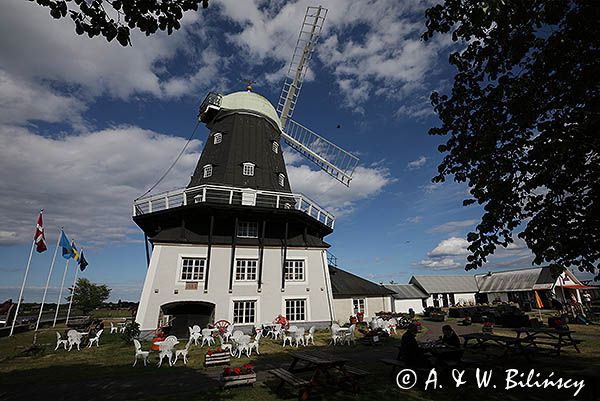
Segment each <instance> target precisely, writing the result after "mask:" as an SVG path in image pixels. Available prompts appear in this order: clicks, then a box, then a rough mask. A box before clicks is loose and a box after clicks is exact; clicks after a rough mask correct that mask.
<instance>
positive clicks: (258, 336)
mask: <svg viewBox="0 0 600 401" xmlns="http://www.w3.org/2000/svg"><path fill="white" fill-rule="evenodd" d="M254 332H255V333H256V334H255V335H254V341H258V340H260V339H261V337H262V335H263V328H262V326H256V327H254Z"/></svg>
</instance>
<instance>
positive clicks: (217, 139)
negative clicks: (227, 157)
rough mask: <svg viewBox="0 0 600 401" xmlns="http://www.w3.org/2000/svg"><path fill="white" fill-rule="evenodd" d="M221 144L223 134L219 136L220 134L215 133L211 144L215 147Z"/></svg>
mask: <svg viewBox="0 0 600 401" xmlns="http://www.w3.org/2000/svg"><path fill="white" fill-rule="evenodd" d="M221 142H223V134H221V133H220V132H217V133H215V134H214V135H213V143H214V144H215V145H218V144H220V143H221Z"/></svg>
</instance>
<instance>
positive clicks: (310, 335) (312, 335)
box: [304, 326, 317, 345]
mask: <svg viewBox="0 0 600 401" xmlns="http://www.w3.org/2000/svg"><path fill="white" fill-rule="evenodd" d="M316 329H317V328H316V327H315V326H311V327H310V329H308V334H307V335H306V336H304V341H306V344H308V341H309V340H310V341H311V342H312V345H315V330H316Z"/></svg>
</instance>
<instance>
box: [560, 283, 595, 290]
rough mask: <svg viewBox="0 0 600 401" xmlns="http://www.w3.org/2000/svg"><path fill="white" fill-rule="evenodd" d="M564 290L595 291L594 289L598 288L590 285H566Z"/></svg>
mask: <svg viewBox="0 0 600 401" xmlns="http://www.w3.org/2000/svg"><path fill="white" fill-rule="evenodd" d="M563 288H567V289H569V290H593V289H594V288H597V287H590V286H589V285H583V284H573V285H565V286H563Z"/></svg>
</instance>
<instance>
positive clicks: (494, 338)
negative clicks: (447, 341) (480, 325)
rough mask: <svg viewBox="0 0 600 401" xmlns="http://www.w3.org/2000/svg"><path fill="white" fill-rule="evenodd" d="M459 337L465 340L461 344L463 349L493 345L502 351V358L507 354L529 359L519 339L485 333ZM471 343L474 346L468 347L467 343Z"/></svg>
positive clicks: (525, 348) (521, 340)
mask: <svg viewBox="0 0 600 401" xmlns="http://www.w3.org/2000/svg"><path fill="white" fill-rule="evenodd" d="M461 337H462V338H464V339H465V341H464V343H463V347H464V348H465V349H477V348H483V347H484V346H486V345H492V344H493V345H496V346H498V347H500V348H501V349H503V350H504V353H503V354H502V356H503V357H507V356H509V354H513V353H515V354H518V355H522V356H523V357H525V358H526V359H529V356H528V355H527V351H528V349H527V347H526V346H524V344H523V343H524V341H523V339H521V338H517V337H508V336H499V335H496V334H487V333H469V334H462V335H461ZM471 341H474V342H475V344H473V345H469V342H471ZM488 343H491V344H488Z"/></svg>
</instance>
